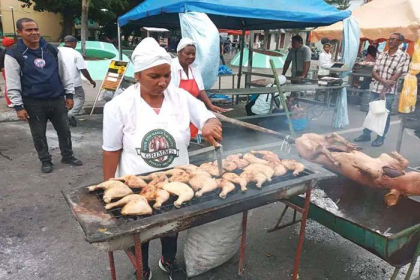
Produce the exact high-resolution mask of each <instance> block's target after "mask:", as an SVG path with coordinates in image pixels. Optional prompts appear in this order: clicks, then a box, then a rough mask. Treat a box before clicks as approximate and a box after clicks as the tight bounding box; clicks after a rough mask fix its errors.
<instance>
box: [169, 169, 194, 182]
mask: <svg viewBox="0 0 420 280" xmlns="http://www.w3.org/2000/svg"><path fill="white" fill-rule="evenodd" d="M172 170H173V171H172V176H171V178H169V182H181V183H188V181H189V180H190V177H191V176H190V175H189V174H188V173H187V171H185V170H182V169H172ZM168 171H169V170H168Z"/></svg>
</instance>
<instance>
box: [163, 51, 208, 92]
mask: <svg viewBox="0 0 420 280" xmlns="http://www.w3.org/2000/svg"><path fill="white" fill-rule="evenodd" d="M171 71H172V73H171V76H172V80H171V83H172V84H173V85H174V86H175V87H179V84H180V83H181V77H182V80H195V82H196V83H197V86H198V89H199V90H200V91H201V90H204V83H203V78H202V76H201V72H200V68H199V67H198V66H197V65H195V64H194V63H193V64H191V65H190V66H189V67H188V77H187V74H186V73H185V71H184V69H183V68H182V66H181V64H180V63H179V59H178V57H175V58H173V59H172V65H171Z"/></svg>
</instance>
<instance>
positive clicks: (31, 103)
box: [23, 97, 73, 161]
mask: <svg viewBox="0 0 420 280" xmlns="http://www.w3.org/2000/svg"><path fill="white" fill-rule="evenodd" d="M23 106H24V107H25V110H26V111H27V112H28V115H29V120H28V121H29V127H30V128H31V134H32V139H33V141H34V146H35V149H36V151H37V153H38V158H39V160H40V161H51V155H50V153H49V152H48V143H47V136H46V132H47V121H48V120H49V121H50V122H51V123H52V124H53V126H54V129H55V131H57V136H58V142H59V146H60V150H61V156H62V157H63V158H69V157H72V156H73V150H72V144H71V134H70V129H69V127H68V124H67V108H66V104H65V101H64V97H58V98H54V99H48V100H44V99H34V98H25V97H24V98H23Z"/></svg>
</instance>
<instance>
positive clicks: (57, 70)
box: [4, 18, 83, 173]
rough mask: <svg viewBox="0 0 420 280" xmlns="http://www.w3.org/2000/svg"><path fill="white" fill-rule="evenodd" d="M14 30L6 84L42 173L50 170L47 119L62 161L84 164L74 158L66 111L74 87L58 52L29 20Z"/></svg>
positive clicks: (7, 60) (69, 106)
mask: <svg viewBox="0 0 420 280" xmlns="http://www.w3.org/2000/svg"><path fill="white" fill-rule="evenodd" d="M16 28H17V30H18V34H19V35H20V36H21V38H22V39H20V40H19V41H18V42H17V44H16V45H15V47H13V48H10V49H9V50H8V51H7V52H6V56H5V61H4V64H5V70H6V83H7V86H8V93H9V97H10V100H11V101H12V104H13V107H14V108H15V110H16V113H17V115H18V117H19V119H21V120H23V121H28V122H29V127H30V129H31V133H32V138H33V141H34V145H35V149H36V151H37V153H38V158H39V159H40V161H41V163H42V167H41V170H42V172H44V173H50V172H52V169H53V164H52V162H51V155H50V154H49V152H48V143H47V137H46V130H47V121H48V120H50V122H51V123H52V124H53V126H54V128H55V130H56V131H57V136H58V140H59V146H60V150H61V156H62V159H61V162H62V163H65V164H70V165H73V166H80V165H83V163H82V162H81V161H80V160H78V159H76V158H75V157H74V155H73V150H72V143H71V134H70V129H69V127H68V124H67V110H68V109H71V108H72V107H73V104H74V103H73V95H74V87H73V83H72V79H71V77H70V75H69V73H68V71H67V69H66V67H65V65H64V62H63V60H62V58H61V55H60V52H59V51H58V50H57V49H56V48H55V47H53V46H52V45H50V44H48V43H47V42H46V41H45V40H44V39H41V38H40V37H41V35H40V32H39V29H38V24H37V23H36V22H35V21H33V20H32V19H29V18H21V19H19V20H18V21H17V22H16ZM66 107H67V108H66Z"/></svg>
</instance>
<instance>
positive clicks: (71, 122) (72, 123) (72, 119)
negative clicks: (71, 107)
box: [68, 116, 77, 127]
mask: <svg viewBox="0 0 420 280" xmlns="http://www.w3.org/2000/svg"><path fill="white" fill-rule="evenodd" d="M68 120H69V126H71V127H76V126H77V120H76V118H75V117H73V116H69V117H68Z"/></svg>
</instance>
